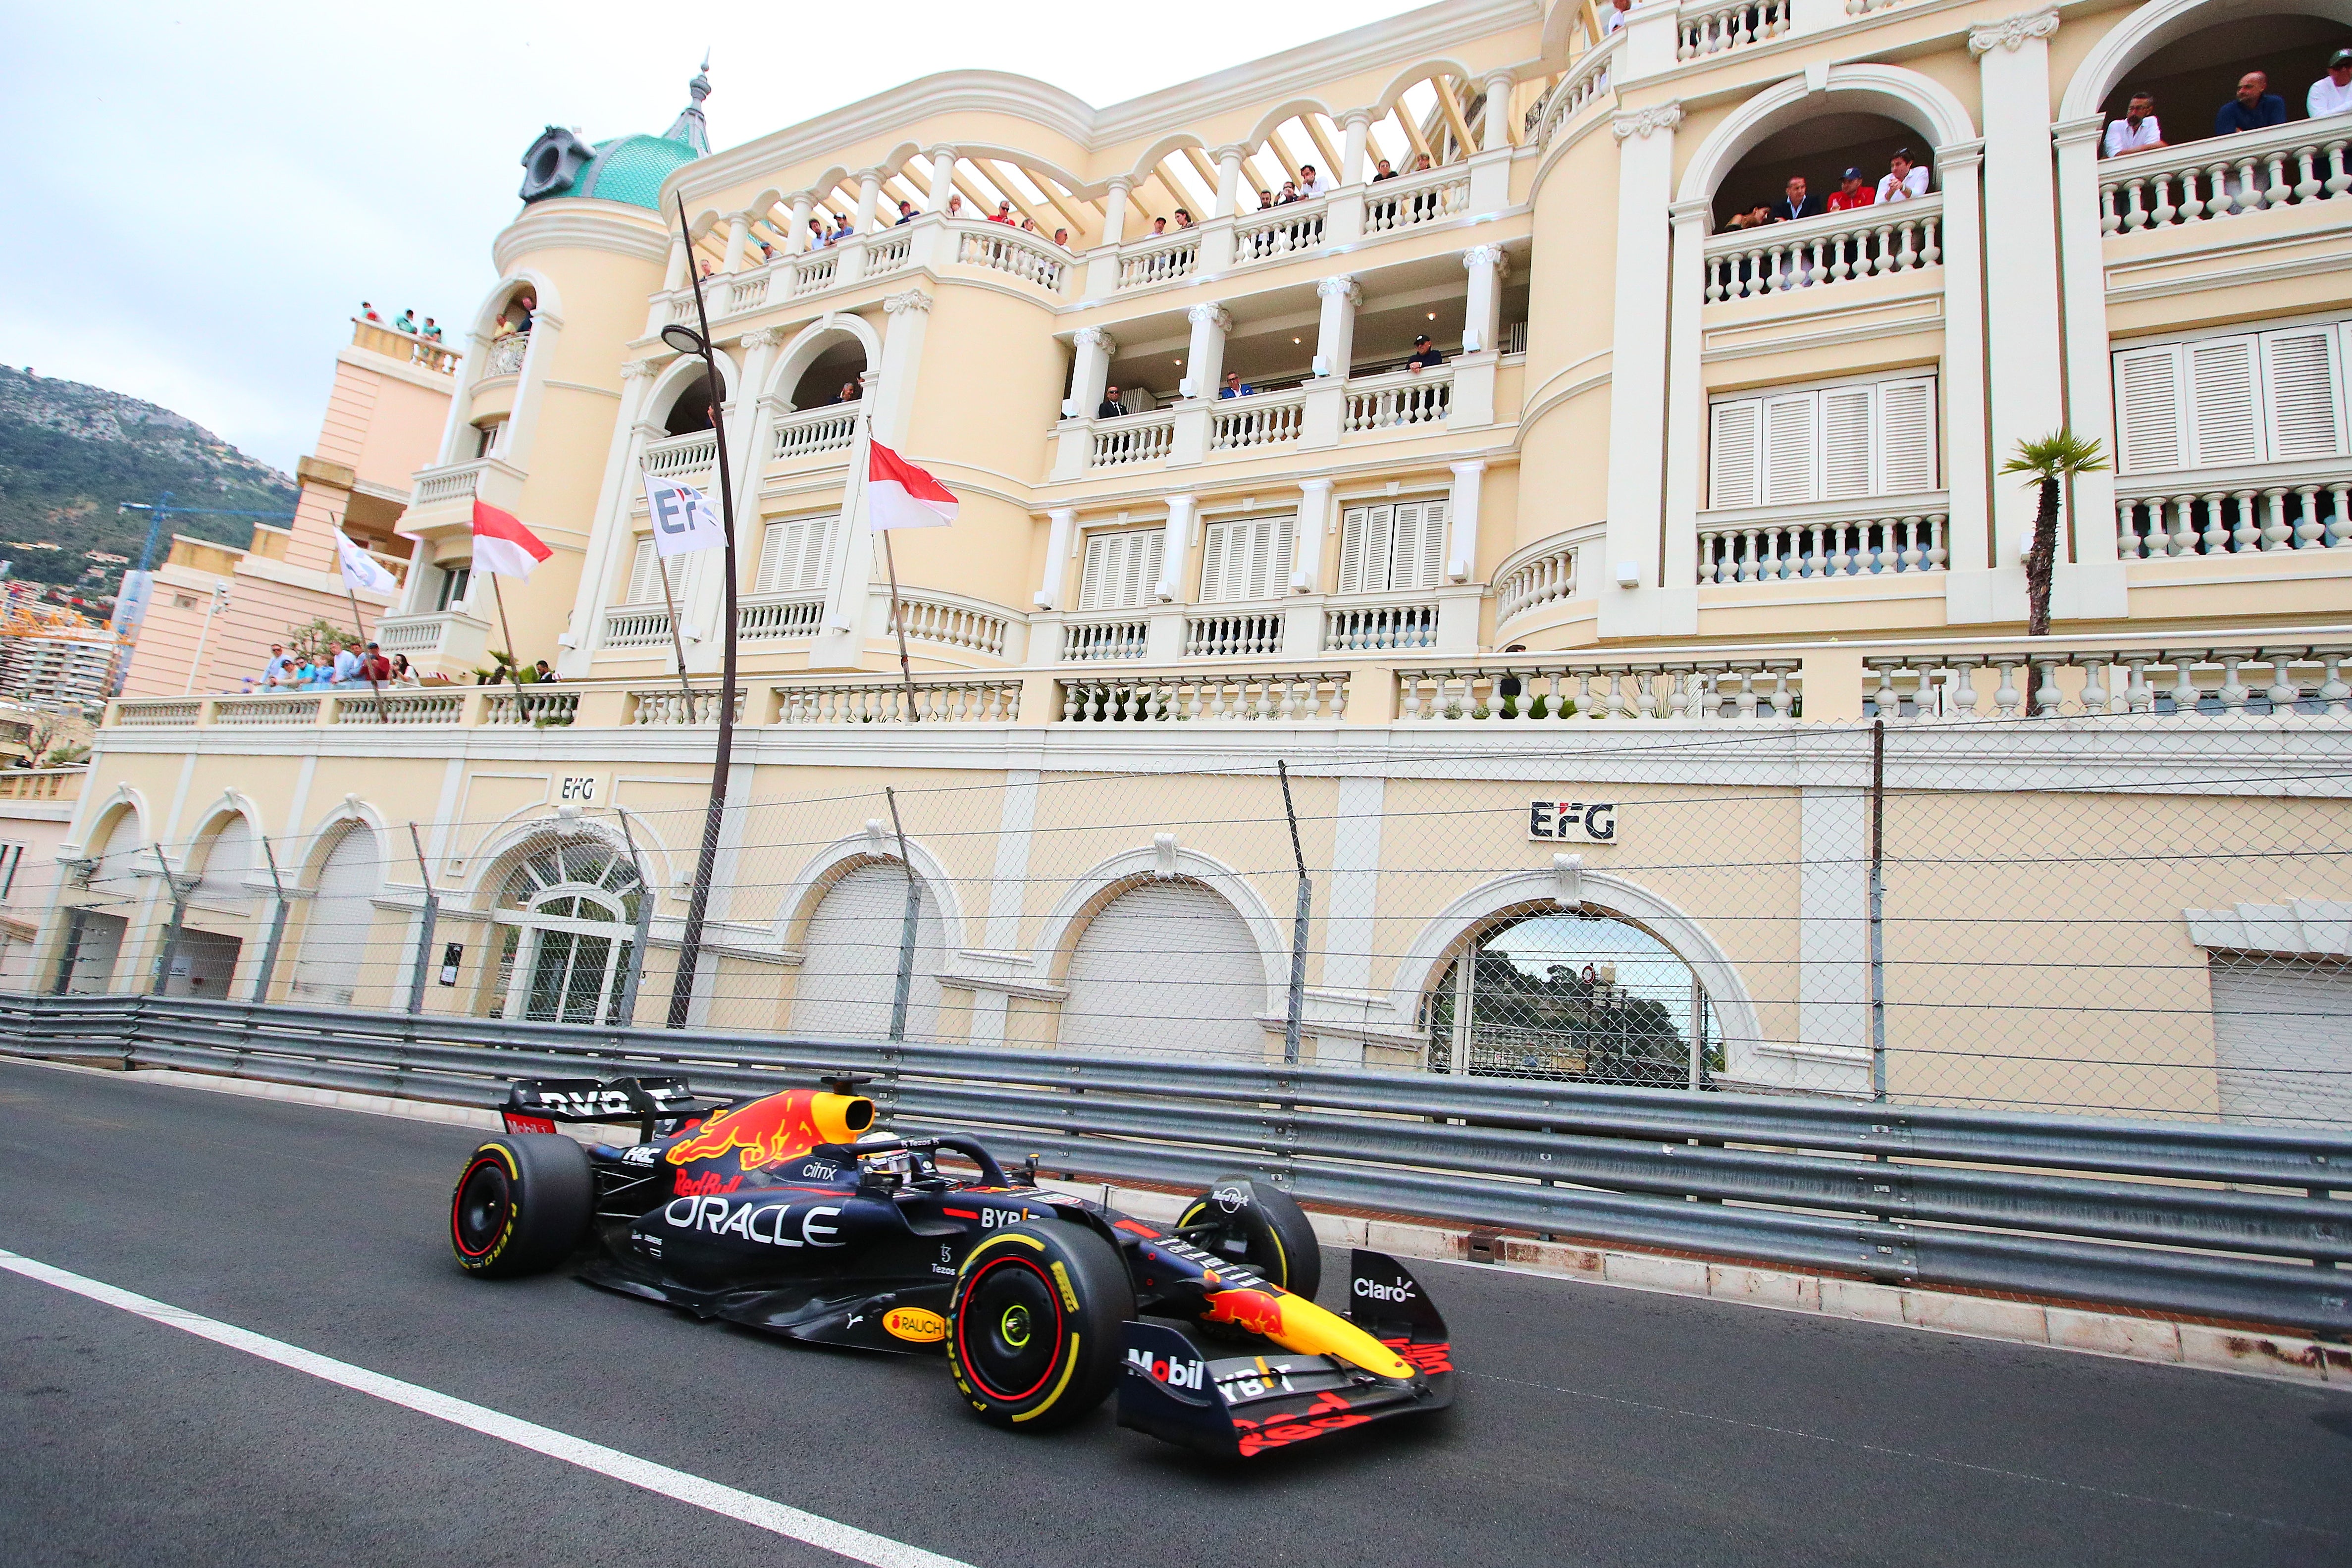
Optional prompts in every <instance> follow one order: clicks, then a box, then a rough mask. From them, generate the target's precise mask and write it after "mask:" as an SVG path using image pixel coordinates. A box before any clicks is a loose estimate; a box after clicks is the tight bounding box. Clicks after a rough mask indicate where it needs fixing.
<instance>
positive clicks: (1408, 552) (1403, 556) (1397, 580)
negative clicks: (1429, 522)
mask: <svg viewBox="0 0 2352 1568" xmlns="http://www.w3.org/2000/svg"><path fill="white" fill-rule="evenodd" d="M1391 511H1392V512H1393V513H1394V518H1395V521H1394V523H1393V525H1392V527H1391V530H1390V533H1389V563H1388V565H1389V571H1388V582H1387V583H1386V584H1384V585H1385V586H1386V587H1387V588H1388V589H1389V590H1390V591H1391V592H1392V593H1400V594H1401V593H1403V592H1404V591H1405V590H1407V589H1409V588H1418V587H1420V586H1421V576H1420V574H1419V573H1418V572H1417V571H1416V570H1415V567H1416V565H1417V564H1418V563H1419V562H1420V560H1421V555H1422V529H1423V523H1424V521H1425V520H1426V518H1427V516H1428V512H1429V509H1428V508H1427V507H1426V506H1424V505H1423V504H1422V503H1420V502H1418V501H1407V502H1402V503H1400V504H1399V505H1397V506H1395V507H1393V508H1391Z"/></svg>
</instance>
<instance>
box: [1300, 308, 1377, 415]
mask: <svg viewBox="0 0 2352 1568" xmlns="http://www.w3.org/2000/svg"><path fill="white" fill-rule="evenodd" d="M1315 292H1316V293H1317V294H1318V295H1319V296H1320V297H1321V299H1322V301H1323V316H1322V321H1321V322H1320V323H1319V324H1318V327H1317V329H1316V333H1315V379H1314V380H1312V381H1310V382H1308V383H1307V405H1306V407H1305V408H1304V409H1303V410H1301V411H1300V415H1299V431H1298V441H1299V445H1300V446H1302V447H1336V446H1338V445H1339V426H1340V423H1341V421H1342V420H1343V419H1344V418H1345V416H1346V415H1347V409H1348V367H1349V363H1351V362H1352V361H1353V359H1354V357H1355V353H1356V307H1357V306H1359V305H1360V304H1362V303H1363V300H1364V290H1363V289H1362V287H1361V286H1360V284H1358V283H1357V281H1356V280H1355V279H1353V278H1351V277H1349V276H1348V275H1347V274H1345V273H1341V274H1340V275H1339V276H1338V277H1336V278H1326V279H1322V280H1321V281H1320V282H1318V283H1317V284H1316V285H1315Z"/></svg>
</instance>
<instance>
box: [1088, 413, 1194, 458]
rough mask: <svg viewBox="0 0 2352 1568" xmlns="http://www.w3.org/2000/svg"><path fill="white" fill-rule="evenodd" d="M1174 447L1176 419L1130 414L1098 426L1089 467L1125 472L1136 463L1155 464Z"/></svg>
mask: <svg viewBox="0 0 2352 1568" xmlns="http://www.w3.org/2000/svg"><path fill="white" fill-rule="evenodd" d="M1175 446H1176V416H1175V415H1173V414H1161V413H1151V414H1130V415H1129V416H1126V417H1125V418H1123V419H1108V420H1105V421H1103V422H1102V423H1101V424H1099V425H1097V426H1095V428H1094V440H1093V442H1092V444H1091V445H1090V446H1089V447H1087V468H1127V467H1129V465H1130V464H1134V463H1154V462H1158V461H1159V460H1160V458H1165V457H1166V456H1168V454H1169V453H1170V452H1171V451H1173V450H1174V449H1175Z"/></svg>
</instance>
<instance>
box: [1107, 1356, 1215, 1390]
mask: <svg viewBox="0 0 2352 1568" xmlns="http://www.w3.org/2000/svg"><path fill="white" fill-rule="evenodd" d="M1127 1359H1128V1362H1129V1364H1130V1365H1132V1366H1133V1367H1134V1368H1135V1369H1136V1370H1137V1371H1139V1372H1140V1373H1143V1374H1144V1375H1145V1376H1146V1377H1149V1378H1150V1379H1151V1381H1152V1382H1154V1383H1158V1384H1166V1385H1167V1386H1168V1387H1170V1388H1181V1389H1185V1390H1188V1391H1190V1392H1191V1393H1193V1394H1199V1393H1202V1391H1204V1390H1205V1389H1206V1388H1207V1387H1208V1385H1209V1363H1207V1362H1204V1361H1202V1360H1201V1359H1200V1358H1198V1357H1197V1356H1191V1357H1185V1358H1183V1359H1181V1360H1167V1359H1162V1358H1160V1357H1156V1356H1154V1355H1153V1354H1152V1353H1151V1352H1150V1351H1146V1350H1132V1351H1129V1352H1127Z"/></svg>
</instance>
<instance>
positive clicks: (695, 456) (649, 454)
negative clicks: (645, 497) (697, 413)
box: [644, 430, 719, 483]
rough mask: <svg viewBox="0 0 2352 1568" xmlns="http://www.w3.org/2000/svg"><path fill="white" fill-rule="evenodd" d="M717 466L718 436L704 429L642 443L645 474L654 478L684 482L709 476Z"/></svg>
mask: <svg viewBox="0 0 2352 1568" xmlns="http://www.w3.org/2000/svg"><path fill="white" fill-rule="evenodd" d="M718 464H719V437H717V436H715V435H713V434H712V433H711V432H709V431H708V430H693V431H688V433H687V434H686V435H683V436H666V437H663V438H662V439H660V440H658V441H648V442H646V451H645V459H644V467H645V471H646V474H647V475H649V476H650V477H652V478H654V479H676V480H677V481H679V482H680V483H686V482H689V481H691V480H693V479H696V478H698V476H702V475H706V474H708V473H709V472H710V471H711V470H712V469H713V468H716V467H718Z"/></svg>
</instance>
